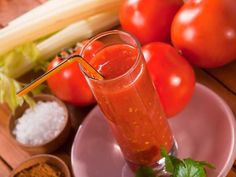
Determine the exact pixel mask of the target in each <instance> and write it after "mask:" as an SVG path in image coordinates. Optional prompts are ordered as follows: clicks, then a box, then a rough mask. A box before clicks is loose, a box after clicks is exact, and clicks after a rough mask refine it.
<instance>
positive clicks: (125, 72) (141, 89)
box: [89, 44, 173, 165]
mask: <svg viewBox="0 0 236 177" xmlns="http://www.w3.org/2000/svg"><path fill="white" fill-rule="evenodd" d="M137 56H138V49H136V48H134V47H132V46H130V45H127V44H117V45H112V46H108V47H105V48H104V49H102V50H100V51H99V52H98V53H97V54H96V56H95V57H94V58H93V59H92V61H91V65H92V66H94V67H95V68H96V69H97V70H98V71H99V72H100V73H101V74H102V75H103V76H104V78H105V80H103V81H98V80H93V81H91V82H89V84H90V87H91V88H92V91H93V93H94V96H95V98H96V100H97V102H98V104H99V105H100V108H101V109H102V111H103V113H104V115H105V116H106V118H107V120H108V123H109V125H110V127H111V129H112V132H113V134H114V136H115V138H116V140H117V142H118V144H119V145H120V147H121V150H122V152H123V155H124V157H125V159H126V160H127V161H128V162H131V163H133V164H138V165H152V164H154V163H155V162H157V161H158V160H159V159H160V147H162V146H163V147H165V148H166V150H167V151H170V150H171V147H172V145H173V138H172V132H171V130H170V127H169V125H168V122H167V119H166V117H165V114H164V112H163V110H162V107H161V104H160V100H159V97H158V95H157V94H156V90H155V88H154V86H153V84H152V81H151V78H150V76H149V73H148V71H147V68H146V65H145V61H144V59H143V56H142V55H141V56H139V59H137Z"/></svg>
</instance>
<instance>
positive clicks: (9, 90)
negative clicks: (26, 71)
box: [0, 72, 34, 114]
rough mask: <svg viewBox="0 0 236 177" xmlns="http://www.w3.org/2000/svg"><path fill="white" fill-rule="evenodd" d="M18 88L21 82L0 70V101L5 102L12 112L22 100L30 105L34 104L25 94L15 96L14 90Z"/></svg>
mask: <svg viewBox="0 0 236 177" xmlns="http://www.w3.org/2000/svg"><path fill="white" fill-rule="evenodd" d="M20 89H21V84H20V83H19V82H17V81H16V80H14V79H12V78H9V77H7V76H6V75H4V74H3V73H1V72H0V103H7V104H8V106H9V108H10V110H11V112H12V113H13V114H14V112H15V109H16V107H17V106H20V105H22V104H23V102H24V101H26V102H27V103H28V104H29V105H30V106H32V105H33V104H34V101H33V100H32V99H31V98H30V97H29V96H27V95H25V96H23V97H18V96H16V92H17V91H18V90H20Z"/></svg>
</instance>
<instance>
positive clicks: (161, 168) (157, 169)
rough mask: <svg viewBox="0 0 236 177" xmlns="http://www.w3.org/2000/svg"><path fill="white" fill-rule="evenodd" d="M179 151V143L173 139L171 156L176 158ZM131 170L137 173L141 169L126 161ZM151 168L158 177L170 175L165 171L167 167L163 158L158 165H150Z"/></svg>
mask: <svg viewBox="0 0 236 177" xmlns="http://www.w3.org/2000/svg"><path fill="white" fill-rule="evenodd" d="M177 149H178V145H177V142H176V141H175V139H174V138H173V145H172V147H171V149H170V151H169V153H168V154H169V155H173V156H176V155H177ZM126 162H127V164H128V166H129V168H130V169H131V170H132V171H133V172H136V171H137V170H138V169H139V168H140V165H137V164H135V163H132V162H130V161H126ZM148 166H149V167H151V168H152V169H153V170H154V171H155V172H156V174H158V176H162V175H163V176H168V173H167V172H166V171H165V170H164V167H165V159H164V158H161V159H160V160H158V161H157V162H156V163H154V164H152V165H148Z"/></svg>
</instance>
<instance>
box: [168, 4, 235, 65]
mask: <svg viewBox="0 0 236 177" xmlns="http://www.w3.org/2000/svg"><path fill="white" fill-rule="evenodd" d="M171 38H172V43H173V44H174V46H175V47H176V48H178V49H179V50H181V51H182V53H183V55H184V57H185V58H186V59H188V60H189V61H190V62H191V63H192V64H194V65H196V66H199V67H203V68H215V67H219V66H222V65H225V64H227V63H229V62H231V61H233V60H235V59H236V3H235V1H234V0H224V1H222V0H198V1H196V0H195V1H194V0H188V1H187V2H186V3H185V4H184V5H183V6H182V8H181V9H180V10H179V11H178V13H177V14H176V16H175V18H174V20H173V23H172V27H171Z"/></svg>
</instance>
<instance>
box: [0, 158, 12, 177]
mask: <svg viewBox="0 0 236 177" xmlns="http://www.w3.org/2000/svg"><path fill="white" fill-rule="evenodd" d="M10 170H11V168H10V167H9V166H8V165H7V164H6V163H5V162H4V160H3V159H2V158H1V157H0V176H1V177H5V176H8V175H9V174H10Z"/></svg>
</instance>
